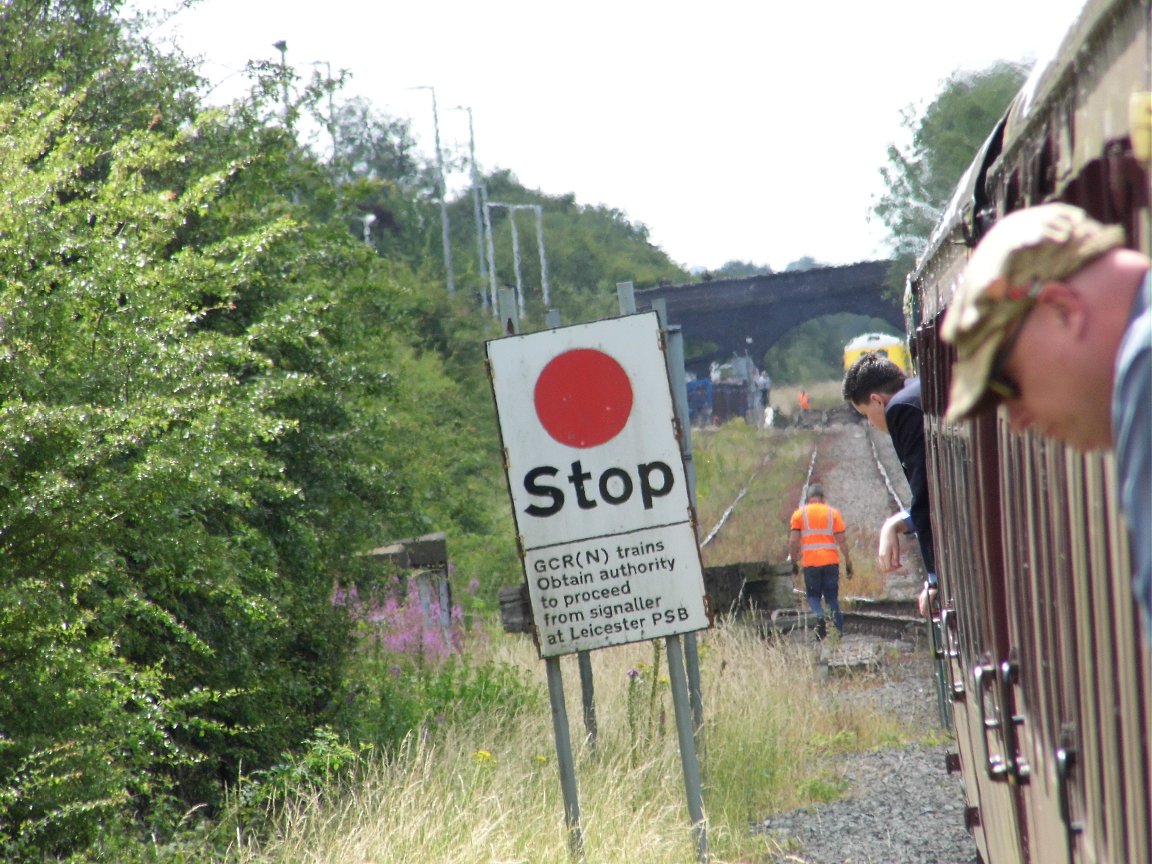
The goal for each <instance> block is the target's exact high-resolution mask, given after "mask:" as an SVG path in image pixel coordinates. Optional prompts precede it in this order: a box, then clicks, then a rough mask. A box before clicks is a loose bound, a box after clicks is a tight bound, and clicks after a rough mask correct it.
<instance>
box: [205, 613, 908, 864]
mask: <svg viewBox="0 0 1152 864" xmlns="http://www.w3.org/2000/svg"><path fill="white" fill-rule="evenodd" d="M698 645H699V654H700V662H701V679H702V682H703V683H702V689H703V699H704V715H705V724H704V728H703V730H702V732H701V736H700V741H701V747H700V753H699V759H700V765H701V770H702V774H703V777H704V783H705V793H704V797H705V813H706V821H707V830H708V838H709V846H710V851H711V860H712V861H713V862H716V864H723V862H735V861H741V862H768V861H773V860H780V859H779V858H776V857H774V856H775V855H777V854H778V853H780V852H781V850H780V849H778V848H777V847H775V846H774V845H773V844H772V842H770V841H769V840H767V839H765V838H764V837H761V836H756V835H754V834H753V833H752V832H751V830H750V822H751V821H752V820H756V819H758V818H763V817H764V816H766V815H767V814H768V813H769V812H771V811H773V810H775V809H778V808H787V807H794V806H798V805H802V804H805V803H808V802H811V801H817V800H827V799H828V798H830V797H834V796H835V795H836V794H838V793H839V791H840V790H841V789H842V788H843V780H842V777H841V773H840V765H841V762H842V759H841V756H842V754H843V753H844V752H845V751H847V750H855V749H861V748H872V747H877V746H882V745H885V744H892V743H894V742H898V741H902V740H905V739H907V738H908V737H909V736H911V735H913V734H914V733H912V732H910V731H909V730H907V729H905V728H903V727H902V725H901V721H900V720H899V718H896V717H891V716H885V715H884V714H883V713H881V712H879V711H878V710H877V709H875V708H869V707H866V706H864V705H862V704H861V703H860V702H859V701H856V700H854V701H851V702H849V701H842V700H841V699H840V698H839V697H838V696H837V695H836V689H835V688H830V687H828V686H827V682H826V681H824V680H823V679H821V677H820V675H819V674H818V667H817V665H816V663H815V659H814V655H813V654H812V653H811V649H810V648H806V647H804V646H801V645H794V644H791V643H787V642H772V641H765V640H762V639H760V638H758V637H757V636H756V635H755V634H754V633H752V632H751V631H750V630H748V629H746V628H745V627H744V626H742V625H740V624H736V623H732V622H723V623H721V624H720V625H719V626H718V627H717V628H715V629H714V630H712V631H707V632H704V633H701V634H699V637H698ZM489 650H490V651H491V652H492V653H491V654H490V655H489V656H488V658H487V659H490V660H492V661H494V662H500V661H507V662H512V663H516V664H519V665H523V666H524V667H525V668H526V669H528V670H530V671H531V674H532V675H533V676H534V677H535V678H536V679H537V681H538V683H539V686H540V687H541V688H544V687H545V683H544V676H545V670H544V663H543V661H541V660H539V659H538V658H537V657H536V655H535V650H534V649H533V648H532V647H531V644H530V642H529V641H528V640H526V639H523V638H512V637H509V638H505V639H502V640H499V641H498V643H497V644H496V646H495V648H494V649H489ZM663 654H664V652H663V642H662V641H661V642H651V643H641V644H636V645H628V646H620V647H617V648H610V649H603V650H600V651H596V652H593V653H592V654H591V659H592V668H593V679H594V682H595V688H596V698H595V703H596V713H597V719H598V726H599V735H598V738H597V740H596V742H595V745H593V744H592V742H591V741H589V740H588V738H587V737H586V736H585V735H584V734H583V731H584V730H583V726H582V722H581V717H582V712H581V705H580V687H579V674H578V669H577V663H576V659H575V658H574V657H565V658H562V660H561V668H562V670H563V675H564V680H565V687H566V702H567V713H568V718H569V728H570V729H571V733H572V738H573V740H574V742H575V745H574V746H575V761H576V766H577V769H576V770H577V782H578V787H579V805H580V813H581V819H580V827H581V832H582V835H583V841H584V850H585V857H586V860H588V861H595V862H606V864H612V862H621V864H623V862H629V864H671V862H681V861H682V862H692V861H695V860H696V835H695V834H694V833H693V830H692V827H691V826H690V825H689V818H688V811H687V805H686V799H685V791H684V785H683V779H682V769H681V763H680V756H679V750H678V746H677V736H676V729H675V719H674V711H673V705H672V699H671V693H670V688H669V685H668V682H667V664H666V659H665V658H664V656H663ZM568 857H569V837H568V832H567V831H566V828H565V824H564V804H563V799H562V794H561V789H560V782H559V776H558V771H557V768H556V757H555V752H554V744H553V736H552V726H551V717H550V714H549V712H548V711H547V710H539V711H534V712H529V713H524V714H522V715H521V716H515V717H507V716H502V715H501V714H500V712H499V711H498V710H497V711H494V712H492V713H491V715H490V716H485V717H481V718H474V719H472V720H470V721H467V722H463V723H460V724H449V725H448V726H447V727H445V728H443V729H441V730H439V731H437V732H436V733H435V734H427V735H425V736H423V737H413V738H410V739H409V740H408V742H407V743H406V745H405V746H404V747H403V748H402V749H401V750H400V752H398V753H394V754H391V755H389V756H387V757H381V758H377V759H374V760H370V761H369V762H368V763H366V764H365V766H364V768H363V770H362V771H361V772H360V774H359V776H358V777H356V779H355V780H354V781H351V782H348V783H346V784H344V785H342V786H341V787H340V788H328V789H324V790H323V791H319V792H315V793H313V794H310V795H305V796H303V797H301V798H300V799H299V800H296V801H294V802H292V803H291V804H290V806H287V807H286V808H285V809H284V811H283V813H282V814H281V816H280V817H279V819H278V820H277V821H276V822H275V831H274V832H273V834H272V836H270V837H264V838H258V837H256V836H246V835H243V834H241V835H238V837H237V839H236V841H235V842H234V843H233V845H232V848H231V850H230V852H229V854H228V855H227V857H226V858H225V859H224V860H225V861H227V862H228V864H256V862H260V864H289V862H292V864H299V862H317V864H319V862H324V864H366V862H373V864H401V862H403V864H411V862H430V864H437V862H445V864H446V862H452V864H511V862H517V864H519V862H523V864H529V862H532V864H536V862H556V861H566V860H568Z"/></svg>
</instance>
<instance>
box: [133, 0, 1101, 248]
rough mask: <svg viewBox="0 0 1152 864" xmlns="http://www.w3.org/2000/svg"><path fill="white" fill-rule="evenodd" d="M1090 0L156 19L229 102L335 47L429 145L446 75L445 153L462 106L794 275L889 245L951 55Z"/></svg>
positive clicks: (543, 0)
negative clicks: (884, 203) (875, 208)
mask: <svg viewBox="0 0 1152 864" xmlns="http://www.w3.org/2000/svg"><path fill="white" fill-rule="evenodd" d="M174 2H175V0H139V5H140V6H142V7H145V8H153V9H161V8H170V7H171V6H172V5H173V3H174ZM1082 2H1083V0H965V2H961V3H956V2H948V3H945V2H939V0H825V2H805V0H710V2H703V3H700V2H696V3H674V2H669V0H582V2H579V3H565V4H563V5H561V4H559V3H555V2H548V0H489V2H483V0H407V2H404V3H399V4H394V3H388V2H384V0H375V2H368V0H323V2H317V0H309V2H302V0H202V2H201V3H200V4H199V5H198V6H195V7H194V8H192V9H190V10H186V11H183V12H181V13H180V14H179V15H178V16H176V18H175V19H174V20H173V21H172V22H171V23H170V24H169V25H168V26H167V27H166V28H165V29H164V30H163V31H160V33H158V34H157V35H167V36H171V37H174V38H175V39H176V40H177V41H178V43H179V44H180V45H182V46H183V48H184V49H185V50H186V51H187V52H188V53H189V54H192V55H199V56H201V57H203V59H204V64H203V66H202V72H203V73H204V75H205V76H206V77H207V78H208V79H209V80H210V81H212V82H213V83H215V84H217V85H218V86H217V89H216V94H217V95H220V96H222V97H223V98H232V97H235V96H237V95H239V94H240V93H241V92H243V91H242V89H238V88H243V86H244V84H245V82H244V79H243V76H242V75H240V74H237V73H238V72H239V71H240V70H242V69H243V67H244V64H245V62H246V61H247V60H249V59H263V60H269V61H275V62H279V59H280V54H279V52H278V51H277V50H276V49H275V48H274V47H273V43H274V42H276V41H277V40H280V39H283V40H285V41H286V42H287V46H288V47H287V54H286V57H287V62H288V63H289V64H290V65H292V66H294V67H295V68H296V70H297V71H298V73H299V74H300V75H302V76H303V77H305V78H306V77H308V76H309V75H310V74H311V72H312V70H313V68H314V67H313V66H312V63H313V61H327V62H328V63H330V64H331V66H332V69H333V70H338V69H345V70H348V71H349V72H350V73H351V75H352V78H351V81H350V83H349V86H348V87H347V88H346V90H345V94H346V95H348V96H352V95H358V96H364V97H367V98H368V99H370V100H371V101H372V103H373V104H374V105H375V106H376V107H377V108H378V109H379V110H380V111H382V112H384V113H387V114H390V115H393V116H397V117H406V118H409V119H410V120H411V121H412V124H413V130H414V132H415V133H416V135H417V138H418V141H419V142H420V148H421V150H422V152H423V153H424V154H425V155H426V156H427V157H428V158H429V159H431V158H432V155H433V153H434V144H433V130H432V103H431V95H430V94H429V93H428V92H427V91H426V90H424V91H420V90H415V91H414V90H412V89H410V88H412V87H415V86H418V85H431V86H434V87H435V88H436V98H437V103H438V107H439V117H440V133H441V139H442V146H443V148H444V149H445V151H447V150H454V151H456V152H458V153H460V154H462V155H463V154H467V150H468V121H467V114H465V113H464V112H463V111H456V110H453V108H454V107H455V106H458V105H468V106H470V107H471V108H472V111H473V117H474V126H475V142H476V154H477V161H478V163H479V164H480V166H481V169H482V170H483V171H485V172H490V171H493V170H496V169H509V170H511V171H512V172H513V173H514V174H516V176H517V177H518V179H519V180H520V182H521V183H522V184H524V185H525V186H527V187H529V188H534V189H539V190H541V191H543V192H544V193H546V194H549V195H562V194H566V193H573V194H575V196H576V200H577V201H578V202H579V203H581V204H589V205H596V204H603V205H606V206H609V207H613V208H616V209H618V210H621V211H623V212H624V213H625V214H626V216H627V218H628V219H630V220H631V221H633V222H641V223H643V224H644V225H646V226H647V227H648V229H649V232H650V236H651V239H652V241H653V242H654V243H656V244H657V245H658V246H660V247H661V248H662V249H663V250H664V251H665V252H666V253H667V254H668V255H669V256H670V257H671V258H672V259H673V260H674V261H676V262H678V263H680V264H682V265H684V266H687V267H711V268H716V267H719V266H721V265H722V264H724V263H725V262H726V261H729V260H733V259H736V260H741V261H752V262H754V263H757V264H768V265H770V266H772V267H773V268H775V269H777V270H780V269H783V268H784V266H785V265H787V264H788V263H789V262H791V261H794V260H796V259H797V258H800V257H802V256H804V255H811V256H812V257H814V258H816V259H817V260H818V261H820V262H823V263H827V264H842V263H852V262H855V261H862V260H870V259H874V258H882V257H885V256H886V248H885V245H884V242H883V238H884V236H885V232H884V229H883V226H882V225H881V224H879V223H878V222H877V221H876V220H874V219H872V220H871V221H870V208H871V205H872V203H873V202H874V201H875V200H876V198H877V197H878V196H879V195H880V194H881V192H882V188H881V180H880V175H879V169H880V167H881V166H882V165H884V164H885V153H886V148H887V146H888V144H889V143H892V142H901V143H902V142H903V141H904V137H903V131H902V129H901V125H900V115H901V111H902V110H903V109H904V108H906V107H907V106H909V105H915V106H918V107H920V108H922V107H924V106H926V105H927V104H928V103H929V102H931V100H932V98H933V97H934V96H935V95H936V94H937V93H938V92H939V89H940V85H941V82H942V80H943V79H945V78H946V77H947V76H948V75H949V74H951V73H952V72H953V71H954V70H956V69H958V68H964V69H980V68H984V67H986V66H988V65H990V64H991V63H992V62H994V61H996V60H999V59H1008V60H1027V61H1032V60H1034V59H1035V58H1036V57H1038V56H1047V55H1048V53H1049V52H1050V51H1051V50H1052V49H1053V48H1054V47H1055V44H1056V43H1057V42H1058V41H1059V39H1060V37H1061V36H1062V35H1063V33H1064V31H1065V30H1066V29H1067V26H1068V24H1069V23H1070V22H1071V21H1072V20H1073V18H1074V17H1075V14H1076V12H1077V11H1078V10H1079V9H1080V7H1081V5H1082ZM320 68H323V67H322V65H321V67H320ZM338 98H340V97H338ZM466 182H467V179H466V177H465V176H463V175H460V176H457V177H454V178H450V181H449V183H450V185H452V186H454V187H456V188H460V187H461V186H463V185H465V184H466Z"/></svg>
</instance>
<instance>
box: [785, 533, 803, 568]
mask: <svg viewBox="0 0 1152 864" xmlns="http://www.w3.org/2000/svg"><path fill="white" fill-rule="evenodd" d="M788 554H789V555H790V556H791V557H792V564H793V566H795V567H799V566H800V531H799V530H798V529H796V528H793V529H792V530H791V531H789V532H788Z"/></svg>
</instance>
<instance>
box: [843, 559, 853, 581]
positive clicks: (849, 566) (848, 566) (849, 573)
mask: <svg viewBox="0 0 1152 864" xmlns="http://www.w3.org/2000/svg"><path fill="white" fill-rule="evenodd" d="M852 572H853V571H852V562H851V561H848V562H847V563H845V565H844V575H846V576H847V577H848V578H849V579H851V578H852Z"/></svg>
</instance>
